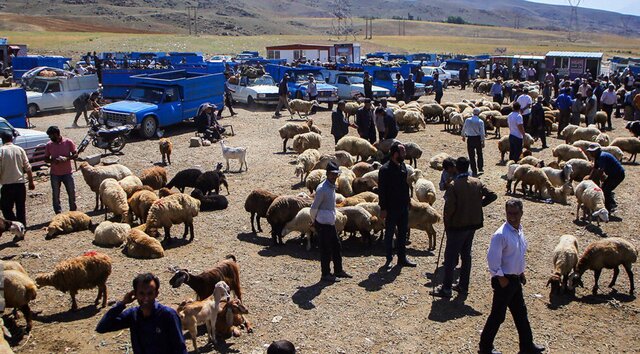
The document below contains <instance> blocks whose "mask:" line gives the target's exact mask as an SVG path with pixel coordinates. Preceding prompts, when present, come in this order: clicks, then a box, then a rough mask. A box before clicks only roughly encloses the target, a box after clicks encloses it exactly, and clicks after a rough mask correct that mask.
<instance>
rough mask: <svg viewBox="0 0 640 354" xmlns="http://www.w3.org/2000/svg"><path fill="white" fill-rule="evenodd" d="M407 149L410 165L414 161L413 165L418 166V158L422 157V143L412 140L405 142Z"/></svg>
mask: <svg viewBox="0 0 640 354" xmlns="http://www.w3.org/2000/svg"><path fill="white" fill-rule="evenodd" d="M402 145H404V148H405V151H406V154H407V155H406V159H407V161H409V165H411V164H412V163H413V167H418V159H419V158H421V157H422V148H421V147H420V145H418V144H416V143H412V142H408V143H403V144H402Z"/></svg>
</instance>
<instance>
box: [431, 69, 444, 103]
mask: <svg viewBox="0 0 640 354" xmlns="http://www.w3.org/2000/svg"><path fill="white" fill-rule="evenodd" d="M443 89H444V87H443V85H442V81H441V80H440V74H438V73H435V74H433V93H435V95H436V102H438V104H440V102H441V101H442V96H443V95H444V90H443Z"/></svg>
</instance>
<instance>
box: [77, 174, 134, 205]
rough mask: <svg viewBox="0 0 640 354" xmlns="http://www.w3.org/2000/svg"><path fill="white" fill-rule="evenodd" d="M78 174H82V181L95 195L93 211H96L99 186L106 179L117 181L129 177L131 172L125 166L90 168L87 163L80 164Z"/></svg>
mask: <svg viewBox="0 0 640 354" xmlns="http://www.w3.org/2000/svg"><path fill="white" fill-rule="evenodd" d="M79 168H80V172H82V177H83V178H84V181H85V182H86V183H87V185H89V188H91V191H92V192H94V193H95V194H96V206H95V208H94V209H93V210H98V207H99V204H98V203H99V201H100V198H99V195H100V184H101V183H102V181H104V180H105V179H107V178H113V179H115V180H116V181H119V180H121V179H123V178H125V177H127V176H131V174H132V173H131V170H129V169H128V168H127V167H126V166H123V165H119V164H115V165H109V166H96V167H94V166H91V165H89V164H88V163H87V162H83V163H81V164H80V167H79Z"/></svg>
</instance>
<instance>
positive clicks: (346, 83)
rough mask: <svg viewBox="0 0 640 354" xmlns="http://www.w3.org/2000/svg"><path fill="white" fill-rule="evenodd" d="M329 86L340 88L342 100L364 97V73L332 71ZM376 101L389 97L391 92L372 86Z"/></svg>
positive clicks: (339, 94) (339, 95)
mask: <svg viewBox="0 0 640 354" xmlns="http://www.w3.org/2000/svg"><path fill="white" fill-rule="evenodd" d="M329 72H330V75H329V80H328V82H327V83H328V84H330V85H333V86H335V87H337V88H338V97H339V98H340V99H341V100H352V99H354V98H355V97H357V96H362V97H364V73H363V72H344V71H335V70H330V71H329ZM371 90H372V91H373V98H374V99H381V98H386V97H389V90H387V89H386V88H384V87H380V86H375V85H374V86H372V87H371Z"/></svg>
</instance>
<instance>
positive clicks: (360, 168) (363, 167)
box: [351, 161, 381, 178]
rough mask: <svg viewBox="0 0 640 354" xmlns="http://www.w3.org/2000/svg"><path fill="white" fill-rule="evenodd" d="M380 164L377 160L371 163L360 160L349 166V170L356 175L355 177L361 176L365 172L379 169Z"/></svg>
mask: <svg viewBox="0 0 640 354" xmlns="http://www.w3.org/2000/svg"><path fill="white" fill-rule="evenodd" d="M380 166H381V165H380V163H379V162H377V161H376V162H374V163H372V164H370V163H367V162H364V161H361V162H358V163H357V164H355V165H353V166H351V171H352V172H353V173H354V174H355V175H356V178H357V177H362V176H363V175H364V174H365V173H367V172H371V171H375V170H377V169H379V168H380Z"/></svg>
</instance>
